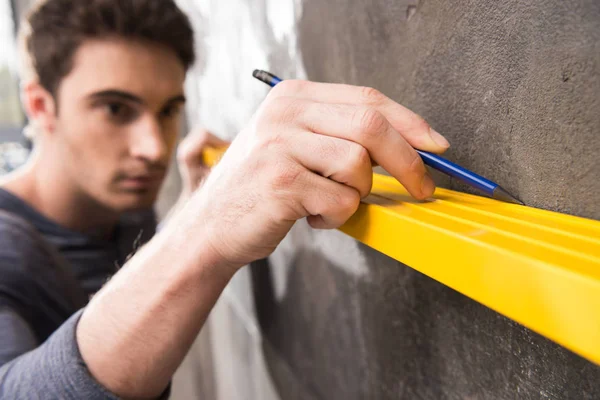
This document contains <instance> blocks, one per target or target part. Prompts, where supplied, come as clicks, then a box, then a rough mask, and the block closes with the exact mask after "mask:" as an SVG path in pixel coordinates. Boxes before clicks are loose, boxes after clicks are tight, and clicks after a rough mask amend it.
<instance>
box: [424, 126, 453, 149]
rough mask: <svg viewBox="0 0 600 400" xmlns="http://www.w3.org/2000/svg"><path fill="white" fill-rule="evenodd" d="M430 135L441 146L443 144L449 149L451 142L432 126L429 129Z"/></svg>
mask: <svg viewBox="0 0 600 400" xmlns="http://www.w3.org/2000/svg"><path fill="white" fill-rule="evenodd" d="M429 136H430V137H431V139H432V140H433V141H434V142H436V143H437V144H438V145H439V146H442V147H443V148H445V149H447V148H448V147H450V142H448V141H447V140H446V138H445V137H443V136H442V135H440V134H439V133H437V132H436V131H435V130H433V129H432V128H430V129H429Z"/></svg>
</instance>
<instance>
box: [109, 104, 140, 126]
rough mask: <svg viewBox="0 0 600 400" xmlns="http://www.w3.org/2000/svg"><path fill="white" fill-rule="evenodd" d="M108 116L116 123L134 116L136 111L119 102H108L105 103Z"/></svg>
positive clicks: (127, 120)
mask: <svg viewBox="0 0 600 400" xmlns="http://www.w3.org/2000/svg"><path fill="white" fill-rule="evenodd" d="M105 110H106V113H107V114H108V117H109V118H110V119H111V120H113V121H115V122H117V123H127V122H130V121H131V120H133V119H134V118H135V116H136V111H135V110H134V109H133V108H132V107H131V106H128V105H127V104H124V103H119V102H110V103H107V104H106V105H105Z"/></svg>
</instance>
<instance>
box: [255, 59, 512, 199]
mask: <svg viewBox="0 0 600 400" xmlns="http://www.w3.org/2000/svg"><path fill="white" fill-rule="evenodd" d="M252 76H254V77H255V78H256V79H258V80H259V81H261V82H264V83H266V84H267V85H269V86H271V87H274V86H275V85H277V84H278V83H279V82H281V79H280V78H278V77H276V76H275V75H273V74H271V73H270V72H267V71H261V70H259V69H256V70H254V72H253V73H252ZM415 150H416V151H417V153H419V155H420V156H421V158H422V159H423V163H424V164H425V165H428V166H430V167H431V168H433V169H436V170H438V171H440V172H443V173H444V174H446V175H449V176H451V177H453V178H456V179H458V180H459V181H461V182H463V183H466V184H467V185H469V186H471V187H474V188H476V189H479V190H481V191H483V192H484V193H486V194H487V195H489V196H491V197H492V198H494V199H496V200H501V201H505V202H508V203H515V204H521V205H523V202H522V201H520V200H519V199H517V198H516V197H514V196H512V195H511V194H510V193H508V192H507V191H506V190H504V189H503V188H502V187H501V186H500V185H498V184H497V183H495V182H492V181H490V180H489V179H486V178H484V177H483V176H481V175H478V174H476V173H475V172H472V171H469V170H468V169H466V168H463V167H461V166H460V165H458V164H455V163H453V162H452V161H449V160H446V159H445V158H443V157H440V156H438V155H437V154H434V153H430V152H428V151H423V150H418V149H415Z"/></svg>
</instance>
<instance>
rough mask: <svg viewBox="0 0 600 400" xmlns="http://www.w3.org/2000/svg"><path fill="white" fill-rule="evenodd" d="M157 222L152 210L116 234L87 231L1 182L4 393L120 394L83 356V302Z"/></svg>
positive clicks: (0, 375) (126, 220)
mask: <svg viewBox="0 0 600 400" xmlns="http://www.w3.org/2000/svg"><path fill="white" fill-rule="evenodd" d="M155 229H156V223H155V218H154V213H153V212H152V211H147V212H141V213H137V214H131V215H127V216H124V217H123V218H122V220H121V221H120V223H119V224H118V226H117V227H116V228H115V231H114V233H113V235H112V236H111V239H98V238H94V237H90V236H86V235H83V234H81V233H78V232H74V231H71V230H69V229H66V228H64V227H62V226H60V225H58V224H56V223H55V222H53V221H51V220H49V219H47V218H46V217H44V216H43V215H41V214H40V213H38V212H37V211H36V210H35V209H33V208H32V207H31V206H29V205H28V204H27V203H25V202H24V201H23V200H21V199H20V198H18V197H17V196H14V195H13V194H11V193H9V192H8V191H6V190H4V189H1V188H0V399H11V400H12V399H116V398H117V397H116V396H115V395H113V394H111V393H110V392H108V391H107V390H106V389H104V388H103V387H102V386H101V385H99V384H98V383H97V382H96V381H95V380H94V378H93V377H92V376H91V375H90V373H89V372H88V370H87V368H86V366H85V363H84V362H83V359H82V358H81V355H80V353H79V348H78V347H77V342H76V340H75V328H76V326H77V322H78V321H79V316H80V315H81V311H79V310H81V309H82V308H83V307H84V306H85V305H86V304H87V300H88V299H89V297H90V296H91V295H92V294H93V293H95V292H96V291H98V290H99V289H100V288H101V287H102V285H103V284H104V283H105V282H106V281H107V280H108V279H109V278H110V276H111V275H112V274H114V273H115V272H116V270H117V269H118V267H119V265H122V264H123V263H124V262H125V260H126V258H127V256H128V255H130V254H131V253H132V251H133V250H134V248H135V246H136V243H138V244H143V243H145V242H146V241H147V240H149V238H151V237H152V235H153V234H154V231H155ZM136 239H137V240H136ZM165 395H168V393H165Z"/></svg>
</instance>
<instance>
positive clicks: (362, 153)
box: [349, 145, 371, 170]
mask: <svg viewBox="0 0 600 400" xmlns="http://www.w3.org/2000/svg"><path fill="white" fill-rule="evenodd" d="M349 164H350V168H351V169H352V170H362V169H364V168H367V167H368V168H369V169H371V156H370V155H369V152H368V151H367V149H365V148H364V147H362V146H360V145H354V146H352V147H351V149H350V154H349Z"/></svg>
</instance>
